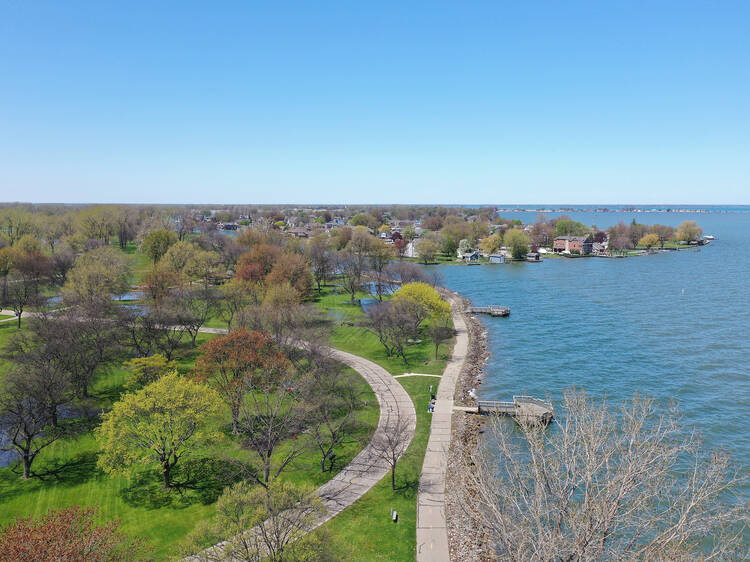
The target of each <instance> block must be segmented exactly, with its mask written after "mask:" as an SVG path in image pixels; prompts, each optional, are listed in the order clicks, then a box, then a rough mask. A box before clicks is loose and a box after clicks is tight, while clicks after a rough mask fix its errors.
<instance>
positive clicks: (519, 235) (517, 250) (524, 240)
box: [505, 229, 530, 260]
mask: <svg viewBox="0 0 750 562" xmlns="http://www.w3.org/2000/svg"><path fill="white" fill-rule="evenodd" d="M529 242H530V241H529V237H528V236H527V235H526V233H525V232H524V231H523V230H517V229H514V230H509V231H508V232H506V233H505V247H506V248H508V249H510V253H511V255H512V256H513V258H514V259H517V260H520V259H523V257H524V256H525V255H526V254H528V253H529Z"/></svg>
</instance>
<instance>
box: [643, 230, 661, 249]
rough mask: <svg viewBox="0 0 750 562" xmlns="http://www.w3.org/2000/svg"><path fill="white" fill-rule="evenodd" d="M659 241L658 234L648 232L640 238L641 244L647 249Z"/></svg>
mask: <svg viewBox="0 0 750 562" xmlns="http://www.w3.org/2000/svg"><path fill="white" fill-rule="evenodd" d="M658 243H659V237H658V236H657V235H656V234H646V235H645V236H643V237H642V238H641V239H640V240H638V245H639V246H645V247H646V249H648V250H650V249H651V248H653V247H654V246H656V245H657V244H658Z"/></svg>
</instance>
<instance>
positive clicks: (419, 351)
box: [315, 286, 453, 375]
mask: <svg viewBox="0 0 750 562" xmlns="http://www.w3.org/2000/svg"><path fill="white" fill-rule="evenodd" d="M337 289H338V288H337V287H335V286H326V287H323V290H322V292H321V293H320V294H319V295H317V296H316V298H315V304H316V305H317V306H319V307H320V308H321V309H323V310H325V311H326V312H328V313H329V314H330V315H331V316H332V317H333V319H334V326H333V327H332V329H331V337H330V344H331V346H332V347H335V348H336V349H340V350H342V351H347V352H349V353H354V354H355V355H359V356H361V357H364V358H366V359H369V360H370V361H373V362H374V363H377V364H378V365H380V366H381V367H383V368H384V369H385V370H387V371H388V372H389V373H391V374H392V375H401V374H403V373H408V372H415V373H423V374H430V375H442V374H443V369H445V365H446V360H445V358H446V353H448V352H449V351H450V349H451V347H452V345H453V343H452V341H449V342H446V343H444V344H442V345H441V346H440V352H439V355H438V359H437V360H436V359H435V346H434V345H433V344H432V342H431V341H430V339H429V338H428V337H427V336H426V333H427V329H426V327H427V326H428V325H429V324H428V322H425V323H424V326H422V328H421V332H422V334H423V335H422V337H421V340H422V341H421V342H419V343H412V344H409V345H408V346H407V347H406V358H407V359H408V364H404V361H403V360H402V359H401V358H400V357H396V356H394V357H388V355H387V354H386V352H385V348H384V347H383V345H382V344H381V343H380V342H379V341H378V337H377V336H376V335H375V334H374V333H373V332H371V331H370V330H368V329H367V328H365V327H363V326H361V324H363V323H364V321H365V320H366V316H365V313H364V312H363V311H362V307H361V306H360V305H359V303H357V302H356V301H355V304H352V303H351V298H350V296H349V295H348V294H346V293H343V292H337ZM357 297H358V298H371V297H370V296H369V295H367V294H366V293H362V294H361V295H357ZM352 324H353V325H352ZM448 356H449V353H448Z"/></svg>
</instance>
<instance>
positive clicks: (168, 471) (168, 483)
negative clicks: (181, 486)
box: [162, 461, 172, 490]
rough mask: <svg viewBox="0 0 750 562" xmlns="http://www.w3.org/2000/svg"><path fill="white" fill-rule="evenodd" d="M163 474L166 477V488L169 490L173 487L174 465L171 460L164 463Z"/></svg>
mask: <svg viewBox="0 0 750 562" xmlns="http://www.w3.org/2000/svg"><path fill="white" fill-rule="evenodd" d="M162 476H163V477H164V484H163V486H164V489H165V490H168V489H169V488H171V487H172V477H171V476H172V467H171V466H170V464H169V461H166V462H164V463H162Z"/></svg>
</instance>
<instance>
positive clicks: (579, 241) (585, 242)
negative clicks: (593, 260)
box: [552, 236, 593, 256]
mask: <svg viewBox="0 0 750 562" xmlns="http://www.w3.org/2000/svg"><path fill="white" fill-rule="evenodd" d="M592 246H593V240H592V239H591V237H590V236H558V237H557V238H555V241H554V242H553V243H552V251H553V252H555V253H556V254H562V253H563V252H568V253H570V254H575V253H578V254H581V255H582V256H585V255H588V254H590V253H591V248H592Z"/></svg>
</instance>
